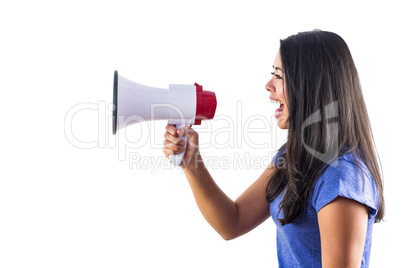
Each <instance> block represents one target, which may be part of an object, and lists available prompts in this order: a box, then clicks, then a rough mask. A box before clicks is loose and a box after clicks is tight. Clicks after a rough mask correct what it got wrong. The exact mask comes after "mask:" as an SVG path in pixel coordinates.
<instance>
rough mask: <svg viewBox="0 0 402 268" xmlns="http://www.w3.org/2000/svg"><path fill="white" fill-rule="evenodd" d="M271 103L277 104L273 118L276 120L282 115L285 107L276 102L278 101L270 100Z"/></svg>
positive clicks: (281, 103)
mask: <svg viewBox="0 0 402 268" xmlns="http://www.w3.org/2000/svg"><path fill="white" fill-rule="evenodd" d="M271 102H272V103H279V108H278V109H276V110H275V118H278V117H279V116H281V115H282V113H283V110H284V107H285V106H284V105H283V102H281V101H278V100H273V99H271Z"/></svg>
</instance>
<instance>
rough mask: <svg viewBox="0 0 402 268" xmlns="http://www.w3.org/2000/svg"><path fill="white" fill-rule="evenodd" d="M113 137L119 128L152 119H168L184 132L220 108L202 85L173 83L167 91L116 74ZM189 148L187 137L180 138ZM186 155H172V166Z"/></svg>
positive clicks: (211, 93) (212, 93) (213, 94)
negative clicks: (188, 126)
mask: <svg viewBox="0 0 402 268" xmlns="http://www.w3.org/2000/svg"><path fill="white" fill-rule="evenodd" d="M113 104H114V109H113V135H115V134H116V132H117V131H118V130H119V129H122V128H124V127H127V126H129V125H131V124H134V123H139V122H142V121H150V120H166V119H167V120H168V124H173V125H176V128H177V129H181V128H183V127H184V126H186V125H190V126H191V125H200V124H201V120H205V119H212V118H214V115H215V110H216V106H217V101H216V96H215V93H214V92H212V91H206V90H203V88H202V86H201V85H198V84H197V83H195V84H194V85H181V84H170V85H169V88H168V89H165V88H156V87H150V86H144V85H141V84H138V83H136V82H133V81H130V80H128V79H126V78H124V77H123V76H121V75H119V74H118V72H117V71H114V81H113ZM181 139H183V140H184V141H185V147H187V138H186V137H181ZM184 153H185V151H184V152H183V153H181V154H179V155H171V156H170V159H169V160H170V162H171V163H172V164H173V165H176V166H179V165H181V163H182V161H183V157H184Z"/></svg>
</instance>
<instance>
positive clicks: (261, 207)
mask: <svg viewBox="0 0 402 268" xmlns="http://www.w3.org/2000/svg"><path fill="white" fill-rule="evenodd" d="M166 130H167V132H166V134H165V142H164V152H165V154H166V155H167V156H168V155H170V154H176V153H179V152H180V150H181V147H182V146H181V145H180V140H179V139H178V134H177V130H176V128H175V127H174V126H172V125H168V126H167V127H166ZM183 135H187V138H188V145H187V150H186V154H185V156H184V159H183V164H182V166H181V167H182V168H183V169H184V172H185V175H186V177H187V180H188V183H189V184H190V187H191V190H192V192H193V195H194V198H195V201H196V203H197V205H198V208H199V209H200V211H201V213H202V215H203V216H204V218H205V219H206V220H207V221H208V223H209V224H210V225H211V226H212V227H213V228H214V229H215V230H216V231H217V232H218V233H219V234H220V235H221V236H222V238H224V239H225V240H229V239H234V238H236V237H238V236H240V235H243V234H245V233H247V232H248V231H250V230H252V229H253V228H255V227H256V226H258V225H259V224H260V223H262V222H263V221H264V220H266V219H267V218H268V217H269V216H270V213H269V204H268V202H267V201H266V199H265V195H266V191H265V189H266V186H267V183H268V179H269V177H270V175H271V173H272V172H273V164H272V163H271V164H270V167H269V168H267V169H266V170H265V171H264V173H263V174H262V175H261V176H260V178H259V179H257V180H256V181H255V182H254V183H253V184H252V185H251V186H250V187H249V188H248V189H247V190H246V191H245V192H244V193H242V194H241V195H240V196H239V198H237V199H236V201H235V202H233V201H232V200H231V199H230V198H229V197H228V196H227V195H226V194H225V193H224V192H223V191H222V190H221V189H220V188H219V186H218V185H217V184H216V183H215V181H214V180H213V179H212V177H211V175H210V174H209V172H208V170H207V168H206V167H205V164H204V162H203V161H202V158H201V155H200V154H199V151H198V134H197V132H195V131H194V130H193V129H191V128H185V129H184V133H183Z"/></svg>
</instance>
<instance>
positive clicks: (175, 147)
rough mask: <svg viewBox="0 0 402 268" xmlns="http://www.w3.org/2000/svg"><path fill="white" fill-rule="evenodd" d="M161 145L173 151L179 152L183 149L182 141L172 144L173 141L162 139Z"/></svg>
mask: <svg viewBox="0 0 402 268" xmlns="http://www.w3.org/2000/svg"><path fill="white" fill-rule="evenodd" d="M183 142H184V141H183ZM163 146H164V147H166V148H167V149H171V150H174V151H179V152H180V151H181V152H183V151H184V143H183V144H174V143H172V142H170V141H167V140H164V141H163Z"/></svg>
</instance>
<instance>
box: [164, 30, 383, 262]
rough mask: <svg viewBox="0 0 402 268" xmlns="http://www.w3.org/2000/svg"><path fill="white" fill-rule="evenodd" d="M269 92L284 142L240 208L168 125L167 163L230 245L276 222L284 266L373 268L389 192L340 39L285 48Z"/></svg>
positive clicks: (309, 36)
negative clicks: (174, 159) (177, 159)
mask: <svg viewBox="0 0 402 268" xmlns="http://www.w3.org/2000/svg"><path fill="white" fill-rule="evenodd" d="M273 68H274V70H273V73H272V74H273V77H272V79H271V80H270V81H269V82H268V83H267V85H266V86H265V88H266V90H267V91H269V93H270V99H271V100H272V101H273V102H277V103H279V108H278V109H277V110H276V113H275V117H276V119H277V124H278V126H279V127H280V128H282V129H288V139H287V141H286V143H285V144H283V146H282V147H281V148H280V150H279V151H278V153H277V154H276V155H275V157H274V159H273V161H272V162H271V164H270V165H269V167H268V168H267V169H266V170H265V171H264V172H263V174H262V175H261V176H260V177H259V178H258V179H257V180H256V181H255V182H254V183H253V184H252V185H251V186H250V187H249V188H248V189H247V190H245V191H244V192H243V193H242V194H241V195H240V197H238V198H237V199H236V201H234V202H233V201H232V200H231V199H230V198H229V197H228V196H226V195H225V193H224V192H223V191H222V190H221V189H220V188H219V187H218V186H217V185H216V184H215V182H214V181H213V179H212V177H211V176H210V174H209V173H208V170H207V169H206V167H205V165H204V163H203V161H202V158H201V156H200V152H199V150H198V134H197V133H196V132H195V131H194V130H193V129H191V128H188V127H186V128H184V129H182V130H177V129H175V127H174V126H172V125H168V126H167V127H166V130H167V132H166V133H165V142H164V148H163V151H164V153H165V155H167V156H169V155H171V154H177V153H180V152H181V151H183V150H184V149H183V144H182V141H181V140H180V139H179V136H182V135H186V136H187V138H188V145H187V151H186V154H185V157H184V161H183V164H182V165H181V167H182V168H183V170H184V172H185V175H186V177H187V180H188V182H189V184H190V186H191V189H192V191H193V194H194V197H195V200H196V202H197V205H198V207H199V209H200V210H201V212H202V214H203V216H204V217H205V219H206V220H207V221H208V222H209V223H210V224H211V226H212V227H213V228H214V229H215V230H216V231H217V232H218V233H219V234H220V235H221V236H222V237H223V238H224V239H227V240H229V239H233V238H236V237H238V236H241V235H243V234H245V233H247V232H248V231H250V230H252V229H253V228H255V227H256V226H258V225H259V224H260V223H262V222H263V221H265V220H266V219H267V218H268V217H269V216H272V219H273V220H274V222H275V224H276V226H277V250H278V262H279V266H280V267H321V266H322V267H368V265H369V258H370V248H371V237H372V228H373V223H374V222H379V221H381V220H382V218H383V216H384V198H383V184H382V178H381V173H380V169H379V165H378V163H377V157H376V151H375V145H374V141H373V136H372V131H371V127H370V122H369V118H368V115H367V111H366V106H365V103H364V99H363V95H362V92H361V88H360V83H359V78H358V74H357V71H356V68H355V65H354V62H353V59H352V56H351V54H350V51H349V49H348V47H347V45H346V43H345V42H344V40H343V39H342V38H341V37H340V36H338V35H336V34H334V33H331V32H325V31H319V30H316V31H311V32H303V33H299V34H297V35H293V36H290V37H288V38H286V39H284V40H281V42H280V50H279V52H278V54H277V56H276V59H275V62H274V65H273Z"/></svg>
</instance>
